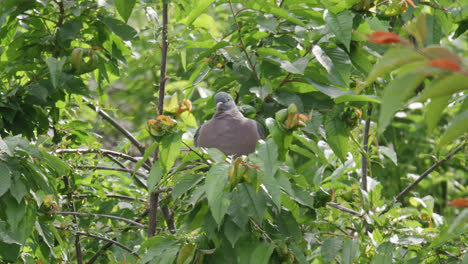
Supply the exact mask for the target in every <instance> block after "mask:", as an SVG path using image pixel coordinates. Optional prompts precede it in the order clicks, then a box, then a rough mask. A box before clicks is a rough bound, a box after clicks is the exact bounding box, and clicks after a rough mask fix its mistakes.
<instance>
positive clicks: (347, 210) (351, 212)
mask: <svg viewBox="0 0 468 264" xmlns="http://www.w3.org/2000/svg"><path fill="white" fill-rule="evenodd" d="M327 205H328V206H331V207H334V208H336V209H338V210H340V211H343V212H346V213H349V214H352V215H355V216H360V217H362V216H364V214H361V213H359V212H356V211H354V210H351V209H348V208H346V207H344V206H341V205H339V204H337V203H327Z"/></svg>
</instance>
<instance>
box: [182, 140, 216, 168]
mask: <svg viewBox="0 0 468 264" xmlns="http://www.w3.org/2000/svg"><path fill="white" fill-rule="evenodd" d="M182 144H184V145H185V146H186V147H187V148H188V149H189V150H190V151H191V152H193V153H195V154H196V155H197V156H198V157H200V158H201V159H202V160H203V162H205V163H206V164H207V165H210V163H209V162H208V160H207V159H205V157H203V155H201V154H200V153H198V152H197V151H195V150H194V149H193V148H192V147H191V146H189V145H188V144H187V143H185V142H184V141H183V140H182Z"/></svg>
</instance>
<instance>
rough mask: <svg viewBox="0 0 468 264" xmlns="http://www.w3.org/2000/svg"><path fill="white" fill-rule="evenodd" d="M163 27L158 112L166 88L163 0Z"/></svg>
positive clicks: (165, 31) (165, 29)
mask: <svg viewBox="0 0 468 264" xmlns="http://www.w3.org/2000/svg"><path fill="white" fill-rule="evenodd" d="M162 12H163V27H162V48H161V78H160V80H159V98H158V113H159V115H162V114H163V113H164V96H165V90H166V64H167V24H168V19H167V3H165V2H164V1H163V10H162Z"/></svg>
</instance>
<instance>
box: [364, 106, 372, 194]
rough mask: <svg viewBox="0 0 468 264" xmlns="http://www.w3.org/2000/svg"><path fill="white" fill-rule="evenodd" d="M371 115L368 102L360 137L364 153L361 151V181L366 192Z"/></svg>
mask: <svg viewBox="0 0 468 264" xmlns="http://www.w3.org/2000/svg"><path fill="white" fill-rule="evenodd" d="M371 115H372V104H371V103H369V104H368V106H367V119H366V123H365V125H364V135H363V139H362V149H363V150H364V153H361V159H362V164H361V179H362V180H361V181H362V189H363V190H364V191H366V192H367V169H368V168H367V166H368V160H367V156H368V155H369V129H370V121H371Z"/></svg>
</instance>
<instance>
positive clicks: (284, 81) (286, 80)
mask: <svg viewBox="0 0 468 264" xmlns="http://www.w3.org/2000/svg"><path fill="white" fill-rule="evenodd" d="M281 4H283V3H281ZM313 46H314V45H310V47H308V48H307V50H306V52H305V53H304V55H302V58H304V57H305V56H307V54H309V52H311V51H312V47H313ZM291 75H292V74H291V73H288V75H286V77H284V79H283V80H282V81H281V82H280V84H279V85H278V87H281V86H283V85H284V84H285V83H287V82H289V81H290V80H289V78H290V77H291Z"/></svg>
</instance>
